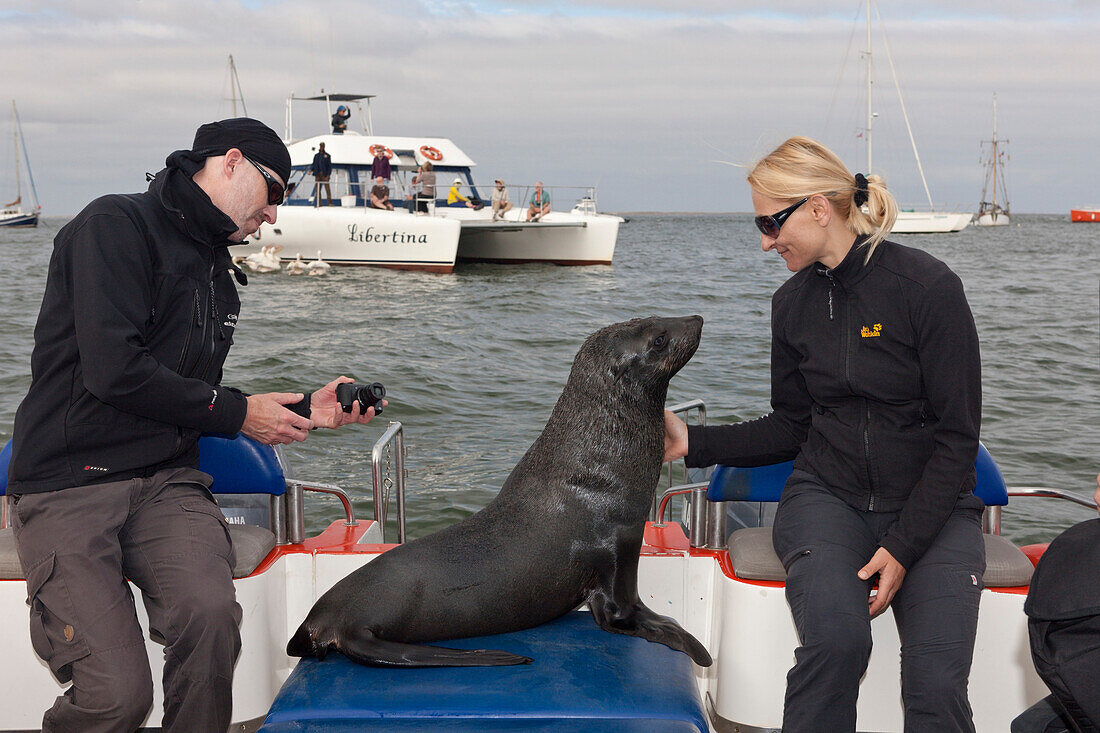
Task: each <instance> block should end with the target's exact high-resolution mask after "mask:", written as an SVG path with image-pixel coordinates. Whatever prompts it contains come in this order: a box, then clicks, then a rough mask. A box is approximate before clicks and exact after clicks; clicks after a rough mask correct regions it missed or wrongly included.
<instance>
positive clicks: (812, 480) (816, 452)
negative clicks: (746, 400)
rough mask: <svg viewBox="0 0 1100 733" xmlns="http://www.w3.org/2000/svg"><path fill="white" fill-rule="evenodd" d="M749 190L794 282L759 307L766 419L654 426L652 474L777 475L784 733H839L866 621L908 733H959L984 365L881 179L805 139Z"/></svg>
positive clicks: (967, 715)
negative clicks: (764, 326) (785, 624)
mask: <svg viewBox="0 0 1100 733" xmlns="http://www.w3.org/2000/svg"><path fill="white" fill-rule="evenodd" d="M748 182H749V186H750V187H751V189H752V202H753V209H754V211H755V213H756V219H755V222H756V226H757V228H758V229H759V230H760V233H761V237H760V243H761V247H762V248H763V250H764V251H765V252H773V251H774V252H775V253H776V254H778V255H779V256H780V257H782V258H783V261H784V263H785V264H786V266H787V268H788V269H789V270H790V271H791V272H793V273H795V274H794V275H792V276H791V278H790V279H789V280H787V282H786V283H784V284H783V285H782V286H781V287H780V288H779V289H778V290H777V291H776V292H775V294H774V295H773V297H772V355H771V362H772V363H771V370H772V374H771V378H772V398H771V404H772V412H770V413H769V414H767V415H765V416H763V417H761V418H759V419H756V420H752V421H748V422H743V423H737V424H733V425H723V426H712V427H705V428H704V427H697V426H692V427H690V428H688V427H686V426H685V425H684V423H683V422H681V421H680V420H679V419H678V418H676V417H675V416H673V415H672V414H671V413H667V414H666V431H667V435H666V460H667V459H672V458H678V457H682V456H686V458H687V464H688V465H689V466H706V465H710V464H714V463H721V464H726V465H734V466H756V465H763V464H769V463H777V462H781V461H787V460H791V459H794V472H793V474H792V476H791V478H790V480H789V481H788V482H787V485H786V486H785V488H784V490H783V497H782V500H781V501H780V503H779V507H778V510H777V513H776V518H775V526H774V528H773V534H772V539H773V544H774V546H775V550H776V553H777V554H778V555H779V557H780V559H781V560H782V561H783V564H784V566H785V567H786V569H787V583H786V594H787V600H788V603H789V604H790V607H791V611H792V614H793V616H794V621H795V625H796V627H797V629H798V637H799V641H800V644H801V645H800V646H799V647H798V649H797V650H796V652H795V664H794V667H793V668H792V669H791V671H790V672H789V673H788V675H787V692H786V698H785V705H784V715H783V730H784V732H785V733H797V732H798V731H825V730H827V731H854V730H855V725H856V698H857V694H858V691H859V680H860V678H861V677H862V675H863V673H864V671H865V670H866V668H867V660H868V657H869V656H870V652H871V619H872V618H874V617H875V616H877V615H878V614H880V613H882V612H883V611H885V610H886V608H887V607H892V608H893V611H894V619H895V621H896V623H897V626H898V632H899V635H900V637H901V641H902V648H901V676H902V700H903V704H904V708H905V730H906V731H937V732H943V731H973V730H974V725H973V722H972V720H971V710H970V704H969V702H968V699H967V678H968V676H969V673H970V663H971V659H972V657H973V652H974V634H975V631H976V628H977V619H978V600H979V595H980V592H981V589H982V574H983V572H984V570H985V546H984V543H983V541H982V537H981V526H980V516H981V510H982V503H981V501H980V500H979V499H977V498H975V497H974V495H973V493H972V489H973V487H974V481H975V476H974V468H973V467H974V460H975V458H976V455H977V450H978V429H979V425H980V419H981V361H980V358H979V354H978V337H977V332H976V330H975V327H974V319H973V317H972V315H971V313H970V307H969V305H968V304H967V301H966V296H965V295H964V294H963V287H962V282H961V281H960V280H959V278H958V277H957V276H956V275H955V273H953V272H952V271H951V270H950V269H949V268H948V267H947V265H945V264H944V263H942V262H940V261H939V260H937V259H936V258H934V257H932V256H931V255H929V254H927V253H925V252H922V251H920V250H917V249H912V248H910V247H904V246H902V245H899V244H895V243H894V242H891V241H888V240H886V239H885V236H886V234H887V233H888V232H889V231H890V228H891V227H892V226H893V223H894V220H895V218H896V216H897V204H896V203H895V201H894V199H893V196H892V195H891V194H890V193H889V191H887V189H886V186H885V183H884V182H883V181H882V179H881V178H879V177H878V176H874V175H871V176H864V175H862V174H855V175H853V174H852V173H851V172H849V170H848V169H847V168H846V167H845V165H844V164H843V163H842V162H841V161H840V159H839V158H837V156H836V155H835V154H833V153H832V152H831V151H830V150H828V149H827V148H826V147H825V146H823V145H822V144H820V143H818V142H816V141H814V140H811V139H809V138H804V137H796V138H791V139H790V140H787V141H786V142H784V143H783V144H782V145H780V146H779V147H778V148H776V149H775V150H774V151H773V152H771V153H770V154H768V155H767V156H766V157H764V158H763V159H762V160H761V161H759V162H758V163H757V164H756V165H755V166H754V167H753V168H752V171H751V173H750V174H749V176H748ZM876 580H877V582H878V591H877V593H873V592H872V587H873V583H874V582H875V581H876Z"/></svg>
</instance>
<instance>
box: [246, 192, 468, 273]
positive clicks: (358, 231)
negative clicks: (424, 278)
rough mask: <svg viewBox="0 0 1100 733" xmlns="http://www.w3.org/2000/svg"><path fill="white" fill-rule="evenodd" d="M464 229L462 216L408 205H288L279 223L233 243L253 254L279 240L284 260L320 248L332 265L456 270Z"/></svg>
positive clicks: (305, 256) (308, 256)
mask: <svg viewBox="0 0 1100 733" xmlns="http://www.w3.org/2000/svg"><path fill="white" fill-rule="evenodd" d="M459 230H460V225H459V223H458V222H457V221H452V220H449V219H445V218H442V217H433V216H426V215H414V214H410V213H409V212H408V211H407V210H404V209H399V210H396V211H382V210H379V209H368V208H363V207H343V206H321V207H316V208H314V207H312V206H284V207H281V208H280V209H279V216H278V219H277V220H276V222H275V224H274V225H267V224H265V225H264V226H263V227H261V229H260V232H259V234H260V236H259V238H256V237H253V238H252V240H251V241H250V242H248V243H247V244H243V245H240V246H237V247H233V248H232V253H233V254H234V255H248V254H251V253H253V252H258V251H259V250H260V247H262V246H263V245H277V246H281V247H282V250H280V252H279V256H280V257H281V258H282V259H284V260H293V259H294V258H295V255H296V254H297V253H299V252H300V253H301V254H302V259H303V260H305V261H309V260H312V259H315V258H316V254H317V252H318V250H319V251H320V252H321V256H322V258H323V259H324V260H325V261H326V262H329V263H332V264H340V265H373V266H376V267H391V268H396V269H402V270H427V271H431V272H451V271H452V270H453V269H454V263H455V255H456V253H457V251H458V236H459Z"/></svg>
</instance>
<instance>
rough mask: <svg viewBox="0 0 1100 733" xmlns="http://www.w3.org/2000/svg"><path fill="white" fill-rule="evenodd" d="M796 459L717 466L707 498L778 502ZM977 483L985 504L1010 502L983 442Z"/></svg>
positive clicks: (977, 466)
mask: <svg viewBox="0 0 1100 733" xmlns="http://www.w3.org/2000/svg"><path fill="white" fill-rule="evenodd" d="M793 463H794V462H793V461H787V462H786V463H774V464H771V465H768V466H756V467H754V468H735V467H733V466H718V467H717V468H715V469H714V473H713V474H711V477H710V485H709V486H708V487H707V499H708V500H710V501H765V502H770V501H779V497H780V496H781V495H782V493H783V487H784V486H785V485H786V483H787V479H788V478H790V476H791V471H792V470H793ZM974 471H975V473H976V474H977V483H976V484H975V486H974V495H975V496H977V497H978V498H979V499H981V500H982V501H983V502H984V503H985V505H986V506H1004V505H1006V504H1008V488H1007V487H1006V485H1005V480H1004V477H1003V476H1002V475H1001V471H1000V469H999V468H997V464H996V463H995V462H994V461H993V456H991V455H989V451H988V450H986V447H985V446H984V445H982V444H981V443H979V444H978V457H977V459H976V460H975V461H974Z"/></svg>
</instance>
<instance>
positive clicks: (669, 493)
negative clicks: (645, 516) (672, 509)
mask: <svg viewBox="0 0 1100 733" xmlns="http://www.w3.org/2000/svg"><path fill="white" fill-rule="evenodd" d="M708 486H710V482H709V481H700V482H699V483H695V484H680V485H679V486H674V487H673V488H671V489H666V490H665V491H664V493H662V494H661V503H660V505H659V506H658V507H657V518H656V520H655V521H654V522H653V524H654V526H656V527H663V526H665V510H666V509H667V508H668V503H669V500H670V499H672V497H674V496H680V495H681V494H690V493H691V492H693V491H698V490H699V489H705V488H707V487H708Z"/></svg>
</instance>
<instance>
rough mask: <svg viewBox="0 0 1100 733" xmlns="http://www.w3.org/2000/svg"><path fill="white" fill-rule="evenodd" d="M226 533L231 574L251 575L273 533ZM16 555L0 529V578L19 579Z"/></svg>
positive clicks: (11, 538) (248, 529) (241, 528)
mask: <svg viewBox="0 0 1100 733" xmlns="http://www.w3.org/2000/svg"><path fill="white" fill-rule="evenodd" d="M228 526H229V536H230V537H232V538H233V550H234V552H235V553H236V555H237V563H236V565H234V566H233V577H234V578H243V577H245V576H246V575H251V574H252V573H253V572H254V571H255V570H256V567H257V566H258V565H259V564H260V563H261V562H263V559H264V558H265V557H267V555H268V553H270V552H271V549H272V548H273V547H275V535H273V534H272V533H271V532H270V531H269V530H266V529H264V528H263V527H253V526H252V525H249V524H230V525H228ZM22 577H23V571H22V569H21V568H20V567H19V556H18V555H17V554H16V552H15V535H14V534H12V530H11V528H10V527H9V528H8V529H0V579H3V580H13V579H16V578H22Z"/></svg>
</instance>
